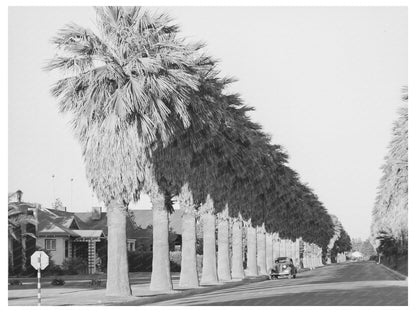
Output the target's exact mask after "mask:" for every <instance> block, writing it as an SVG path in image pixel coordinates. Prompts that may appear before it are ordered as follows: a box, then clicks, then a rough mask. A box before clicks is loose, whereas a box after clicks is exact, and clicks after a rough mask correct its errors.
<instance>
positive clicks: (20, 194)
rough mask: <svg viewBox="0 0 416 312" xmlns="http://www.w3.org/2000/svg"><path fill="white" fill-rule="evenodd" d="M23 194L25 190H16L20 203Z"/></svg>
mask: <svg viewBox="0 0 416 312" xmlns="http://www.w3.org/2000/svg"><path fill="white" fill-rule="evenodd" d="M22 196H23V192H22V191H21V190H17V191H16V197H17V202H19V203H21V202H22Z"/></svg>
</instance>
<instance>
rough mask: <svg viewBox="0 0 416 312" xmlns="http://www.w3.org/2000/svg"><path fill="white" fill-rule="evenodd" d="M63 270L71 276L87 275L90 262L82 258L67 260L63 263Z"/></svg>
mask: <svg viewBox="0 0 416 312" xmlns="http://www.w3.org/2000/svg"><path fill="white" fill-rule="evenodd" d="M62 269H63V272H64V273H65V274H69V275H76V274H85V273H86V272H87V270H88V262H87V260H84V259H82V258H66V259H65V260H64V262H63V263H62Z"/></svg>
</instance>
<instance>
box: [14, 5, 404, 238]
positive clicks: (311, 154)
mask: <svg viewBox="0 0 416 312" xmlns="http://www.w3.org/2000/svg"><path fill="white" fill-rule="evenodd" d="M152 9H155V8H152ZM157 10H159V11H164V12H168V13H170V15H171V16H172V17H174V18H175V19H176V20H177V22H178V23H179V24H180V25H181V29H182V33H183V35H184V36H185V37H187V38H189V40H193V41H203V42H205V43H206V44H207V47H206V51H207V52H208V53H209V54H210V55H212V56H214V57H215V58H217V59H219V60H220V61H221V63H220V67H219V68H220V69H221V72H222V74H223V75H225V76H232V77H235V78H237V79H238V81H237V82H236V83H234V85H233V86H231V88H230V91H232V92H239V93H240V94H241V96H242V99H243V100H244V102H245V104H247V105H249V106H252V107H254V108H255V111H254V112H253V113H251V116H252V119H253V120H254V121H256V122H258V123H260V124H261V125H263V128H264V131H265V132H267V133H269V134H270V135H271V136H272V141H273V143H275V144H280V145H282V146H283V147H284V148H285V150H286V151H287V152H288V154H289V157H290V158H289V165H290V166H291V167H292V168H293V169H294V170H296V171H297V172H298V173H299V175H300V177H301V180H302V182H304V183H307V184H308V185H309V186H310V187H311V188H312V189H313V190H314V191H315V193H316V194H317V195H318V197H319V198H320V200H321V201H322V202H323V203H324V205H325V207H326V208H327V209H328V212H329V213H331V214H335V215H336V216H337V217H338V218H339V219H340V221H341V222H342V224H343V226H344V228H345V229H346V231H347V232H348V233H349V234H350V236H351V237H361V238H367V237H368V236H369V234H370V224H371V211H372V208H373V204H374V200H375V197H376V192H377V186H378V182H379V179H380V177H381V170H380V166H381V165H382V163H383V158H384V156H385V154H386V152H387V146H388V143H389V141H390V137H391V128H392V123H393V121H394V120H395V119H396V118H397V114H396V112H397V109H398V108H399V107H400V105H401V100H400V96H401V88H402V86H404V85H406V84H407V75H408V69H407V68H408V63H407V62H408V54H407V48H408V47H407V36H408V31H407V9H406V8H404V7H384V8H383V7H337V8H329V7H319V8H318V7H296V8H295V7H164V8H157ZM94 21H95V14H94V11H93V9H91V8H89V7H11V8H9V39H8V40H9V51H8V52H9V77H8V79H9V85H8V88H9V89H8V91H9V99H8V101H9V102H8V123H9V129H8V170H9V172H8V191H9V192H13V191H16V190H17V189H20V190H22V191H23V193H24V194H23V200H25V201H29V202H37V203H40V204H42V205H43V206H45V207H50V206H51V203H52V202H53V201H54V199H55V198H60V199H61V200H62V202H63V203H64V205H65V206H67V207H68V210H69V211H88V210H90V207H91V206H93V205H97V204H99V203H98V202H97V200H96V198H95V197H94V195H93V193H92V190H91V189H90V188H89V186H88V183H87V180H86V178H85V168H84V164H83V161H82V155H81V149H80V146H79V145H78V142H77V141H76V140H75V138H74V136H73V134H72V132H71V127H70V125H69V116H65V115H62V114H60V113H59V112H58V108H57V107H58V106H57V101H56V99H54V98H53V97H52V96H51V95H50V92H49V90H50V87H51V85H52V84H53V83H54V82H55V81H56V80H57V79H58V78H59V76H58V75H57V74H56V73H47V72H45V71H43V70H42V66H43V65H44V64H45V62H46V60H47V59H50V58H51V57H53V55H54V48H53V46H52V45H51V44H50V39H51V38H52V37H53V36H54V35H55V34H56V32H57V30H58V29H59V28H61V27H62V26H63V25H64V24H66V23H69V22H75V23H78V24H80V25H83V26H87V27H92V28H93V24H94ZM52 176H54V178H52ZM71 179H73V182H71ZM134 208H139V209H148V208H150V203H149V200H148V198H146V197H145V196H144V197H143V200H142V201H141V202H140V203H138V204H137V205H135V207H134Z"/></svg>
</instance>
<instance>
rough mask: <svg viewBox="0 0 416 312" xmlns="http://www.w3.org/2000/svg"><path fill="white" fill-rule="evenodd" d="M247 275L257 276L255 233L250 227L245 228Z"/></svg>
mask: <svg viewBox="0 0 416 312" xmlns="http://www.w3.org/2000/svg"><path fill="white" fill-rule="evenodd" d="M247 275H249V276H257V275H259V272H258V268H257V233H256V229H255V228H253V227H252V226H251V225H249V226H248V227H247Z"/></svg>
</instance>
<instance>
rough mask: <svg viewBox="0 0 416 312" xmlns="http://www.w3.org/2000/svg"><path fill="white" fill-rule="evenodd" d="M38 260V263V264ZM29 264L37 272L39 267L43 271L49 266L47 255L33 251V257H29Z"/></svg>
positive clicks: (39, 251)
mask: <svg viewBox="0 0 416 312" xmlns="http://www.w3.org/2000/svg"><path fill="white" fill-rule="evenodd" d="M39 258H40V263H39ZM30 264H31V265H32V266H33V267H34V268H35V269H36V270H38V269H39V267H40V269H41V270H43V269H45V268H46V267H47V266H48V265H49V257H48V255H47V254H46V253H45V252H44V251H41V250H38V251H35V252H34V253H33V255H32V256H31V257H30Z"/></svg>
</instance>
